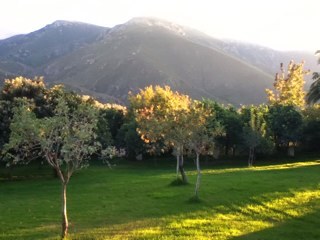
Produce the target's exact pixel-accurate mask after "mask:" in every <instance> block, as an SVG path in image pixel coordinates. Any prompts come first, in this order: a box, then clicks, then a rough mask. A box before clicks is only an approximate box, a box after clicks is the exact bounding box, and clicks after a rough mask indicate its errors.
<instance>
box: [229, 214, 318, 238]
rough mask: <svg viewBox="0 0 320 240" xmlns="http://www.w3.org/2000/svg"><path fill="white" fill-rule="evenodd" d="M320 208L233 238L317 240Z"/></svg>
mask: <svg viewBox="0 0 320 240" xmlns="http://www.w3.org/2000/svg"><path fill="white" fill-rule="evenodd" d="M319 219H320V209H319V208H318V209H317V210H316V211H314V212H312V213H310V214H306V215H304V216H302V217H298V218H293V219H291V220H287V221H285V222H284V223H280V224H276V225H275V226H273V227H270V228H266V229H263V230H261V231H257V232H252V233H248V234H244V235H242V236H239V237H234V238H232V240H256V239H259V240H270V239H294V240H304V239H308V240H317V239H320V229H319V224H320V220H319Z"/></svg>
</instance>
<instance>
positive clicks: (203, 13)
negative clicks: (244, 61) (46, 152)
mask: <svg viewBox="0 0 320 240" xmlns="http://www.w3.org/2000/svg"><path fill="white" fill-rule="evenodd" d="M0 6H1V14H0V39H1V38H5V37H8V36H11V35H13V34H18V33H28V32H31V31H35V30H37V29H39V28H42V27H44V26H45V25H47V24H49V23H52V22H54V21H55V20H73V21H81V22H87V23H92V24H97V25H101V26H106V27H112V26H114V25H116V24H121V23H124V22H126V21H128V20H130V19H131V18H133V17H141V16H147V17H148V16H149V17H158V18H163V19H167V20H170V21H173V22H176V23H179V24H182V25H186V26H190V27H193V28H195V29H198V30H201V31H203V32H205V33H207V34H209V35H212V36H214V37H219V38H229V39H236V40H240V41H247V42H251V43H257V44H260V45H264V46H269V47H272V48H275V49H280V50H290V49H295V50H310V51H315V50H317V49H320V31H319V18H320V14H319V12H320V0H211V1H210V0H159V1H158V0H113V1H110V0H1V3H0Z"/></svg>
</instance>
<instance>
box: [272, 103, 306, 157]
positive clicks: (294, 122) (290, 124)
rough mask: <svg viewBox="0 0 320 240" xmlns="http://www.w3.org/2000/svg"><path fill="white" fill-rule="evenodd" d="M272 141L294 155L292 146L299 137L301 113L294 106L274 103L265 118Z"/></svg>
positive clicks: (293, 146) (290, 154)
mask: <svg viewBox="0 0 320 240" xmlns="http://www.w3.org/2000/svg"><path fill="white" fill-rule="evenodd" d="M267 123H268V126H269V129H270V130H271V132H272V134H273V141H274V143H275V145H276V146H277V147H278V148H280V149H281V148H285V149H287V150H288V155H289V156H294V148H295V146H296V145H297V142H298V140H299V139H300V137H301V128H302V123H303V121H302V115H301V113H300V111H299V110H297V109H296V108H295V107H294V106H283V105H274V106H271V107H270V109H269V114H268V118H267Z"/></svg>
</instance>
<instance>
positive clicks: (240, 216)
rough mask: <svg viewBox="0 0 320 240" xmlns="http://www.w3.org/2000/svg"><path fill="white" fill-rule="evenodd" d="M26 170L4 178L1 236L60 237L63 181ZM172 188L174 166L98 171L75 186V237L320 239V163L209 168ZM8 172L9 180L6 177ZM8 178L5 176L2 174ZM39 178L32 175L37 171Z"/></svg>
mask: <svg viewBox="0 0 320 240" xmlns="http://www.w3.org/2000/svg"><path fill="white" fill-rule="evenodd" d="M31 168H32V170H30V167H28V168H27V167H21V168H18V169H15V170H14V171H13V173H14V175H18V176H21V175H25V171H26V170H27V169H29V170H28V172H29V175H28V176H27V177H26V178H24V179H22V178H21V177H18V178H17V179H16V180H11V181H7V180H6V179H4V178H1V179H0V239H3V240H4V239H6V240H8V239H23V240H25V239H33V240H34V239H59V234H60V218H61V216H60V182H59V180H57V179H53V178H52V177H51V175H52V172H51V170H50V169H47V168H43V169H38V167H37V166H34V167H31ZM187 170H188V172H187V173H188V177H189V180H190V182H191V184H190V185H186V186H170V182H171V181H172V180H174V179H175V174H174V162H173V161H172V163H167V164H160V165H159V164H158V166H153V165H152V164H149V166H145V165H143V164H139V163H136V164H129V163H126V164H118V165H117V166H115V167H114V168H113V169H109V168H107V167H106V166H97V165H94V166H90V167H89V168H87V169H85V170H82V171H80V172H78V173H76V174H75V175H74V176H73V177H72V178H71V181H70V183H69V186H68V213H69V220H70V223H71V227H70V236H69V237H70V239H79V240H80V239H81V240H84V239H88V240H89V239H121V240H123V239H194V240H195V239H237V240H238V239H239V240H240V239H268V240H270V239H281V240H285V239H288V240H289V239H290V240H292V239H295V240H297V239H308V240H312V239H320V228H319V224H320V161H319V160H309V161H301V162H295V163H293V162H292V163H290V162H289V163H282V164H276V165H265V166H264V165H263V164H262V165H261V166H257V167H253V168H246V167H235V166H224V167H221V166H220V167H218V166H211V167H207V168H205V169H204V170H203V177H202V185H201V188H200V197H201V199H202V201H201V202H200V203H193V202H190V201H189V199H190V197H192V195H193V191H194V183H195V178H196V176H195V171H194V167H193V166H191V165H190V166H188V168H187ZM3 171H4V170H2V175H3ZM0 173H1V172H0ZM30 173H32V174H30Z"/></svg>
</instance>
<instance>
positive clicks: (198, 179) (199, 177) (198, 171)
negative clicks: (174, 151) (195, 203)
mask: <svg viewBox="0 0 320 240" xmlns="http://www.w3.org/2000/svg"><path fill="white" fill-rule="evenodd" d="M196 154H197V159H196V163H197V182H196V188H195V195H196V197H197V198H198V197H199V196H198V193H199V188H200V180H201V171H200V161H199V153H196Z"/></svg>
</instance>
